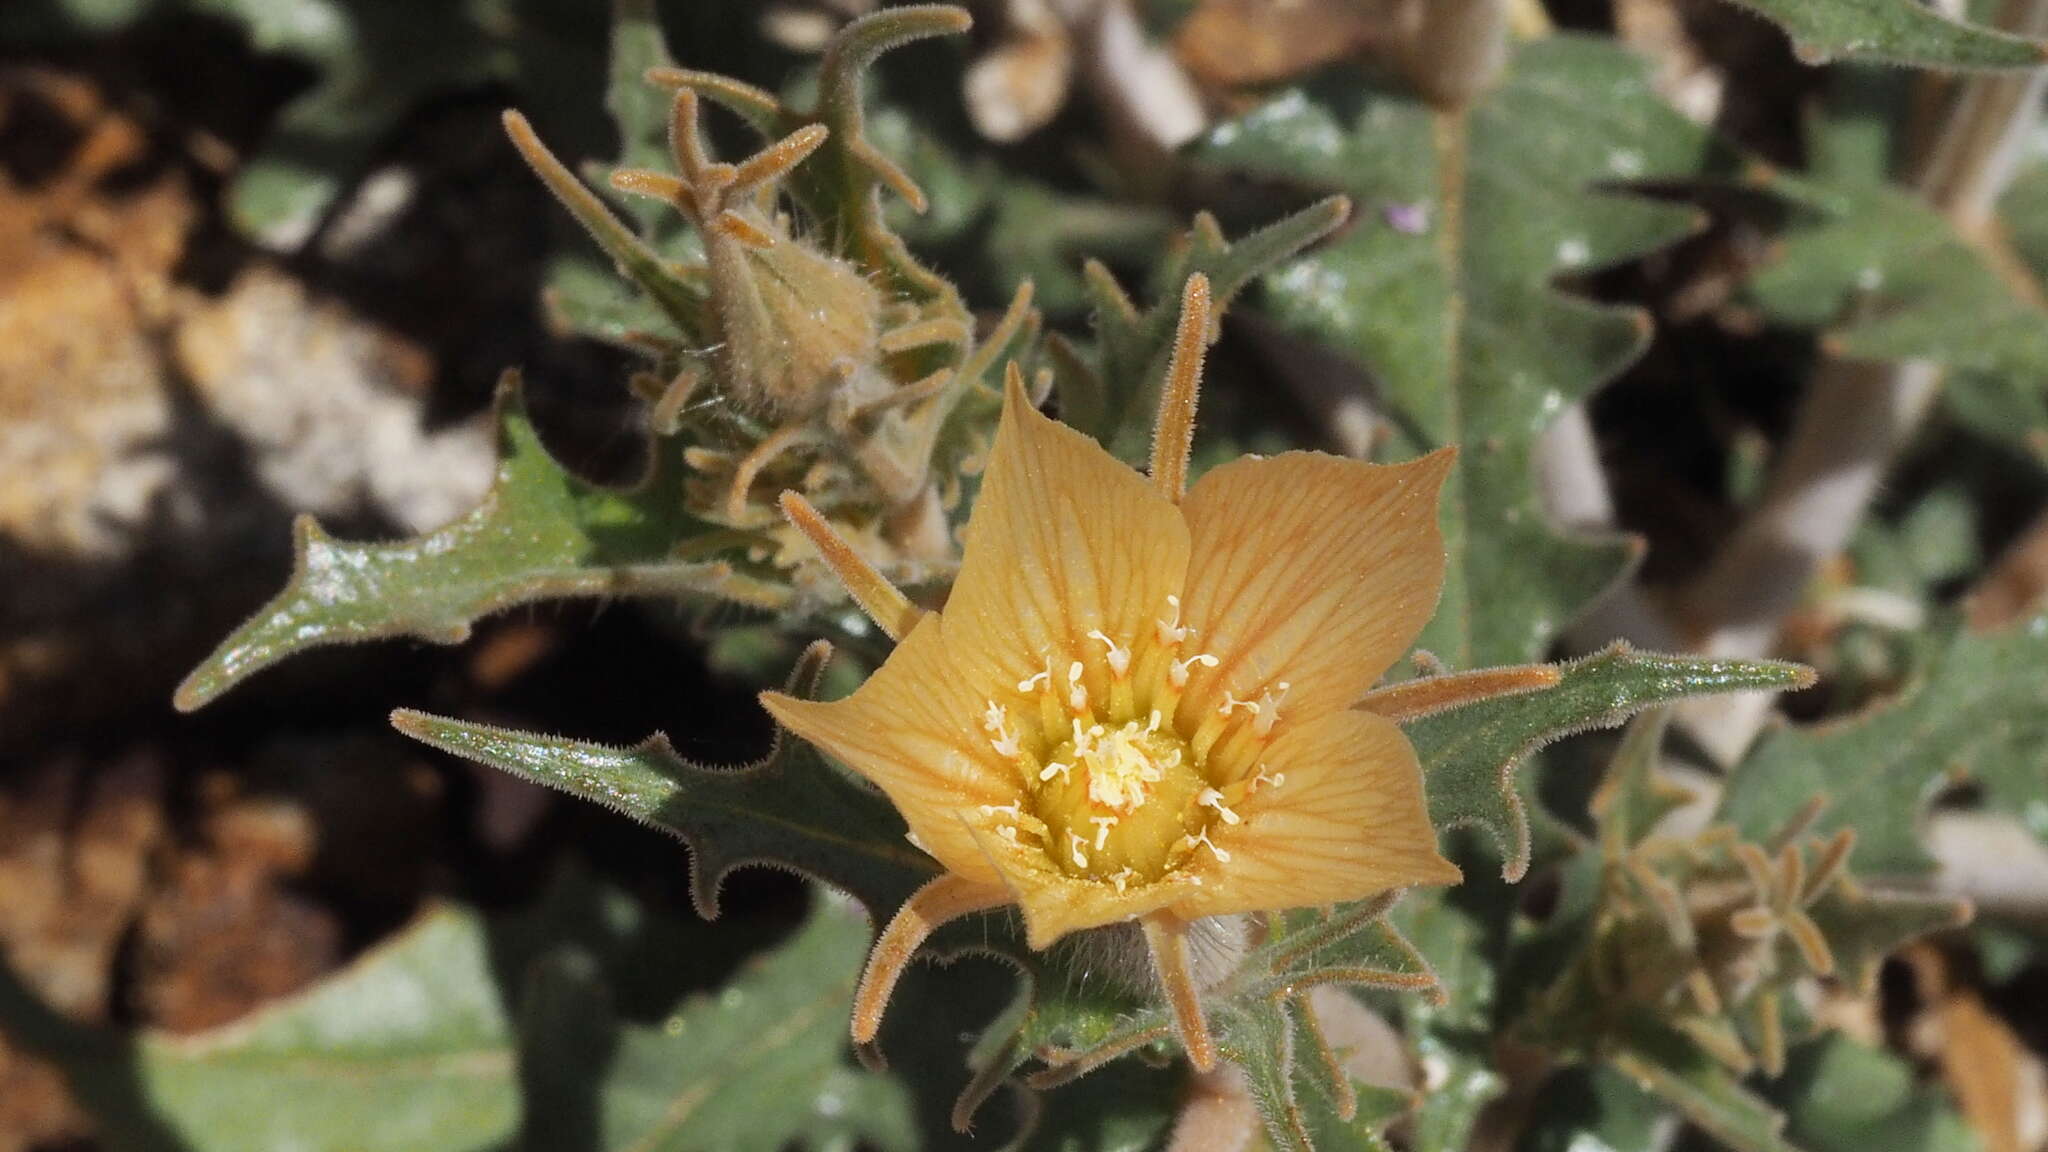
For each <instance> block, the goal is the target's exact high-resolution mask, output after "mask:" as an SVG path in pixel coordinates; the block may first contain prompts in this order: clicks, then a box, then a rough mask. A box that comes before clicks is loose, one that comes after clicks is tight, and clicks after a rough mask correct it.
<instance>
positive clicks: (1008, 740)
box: [981, 700, 1024, 760]
mask: <svg viewBox="0 0 2048 1152" xmlns="http://www.w3.org/2000/svg"><path fill="white" fill-rule="evenodd" d="M981 726H982V728H983V729H984V730H985V731H987V732H988V734H989V736H990V737H991V738H990V740H989V745H990V746H991V747H993V748H994V749H995V750H996V755H998V756H1007V757H1009V758H1011V759H1013V760H1014V759H1016V758H1017V757H1018V756H1021V755H1023V752H1024V745H1023V744H1022V743H1021V742H1019V741H1018V739H1017V734H1016V733H1014V732H1012V731H1010V714H1009V713H1008V712H1006V711H1004V710H1003V706H1002V705H1000V704H998V703H996V702H995V701H993V700H991V701H989V702H988V710H987V711H986V712H983V713H982V714H981Z"/></svg>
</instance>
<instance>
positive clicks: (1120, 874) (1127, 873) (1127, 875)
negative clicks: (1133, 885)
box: [1109, 867, 1138, 896]
mask: <svg viewBox="0 0 2048 1152" xmlns="http://www.w3.org/2000/svg"><path fill="white" fill-rule="evenodd" d="M1137 875H1138V872H1137V870H1136V869H1134V868H1130V867H1125V868H1120V869H1118V870H1117V874H1116V875H1114V876H1111V877H1110V878H1109V882H1110V883H1112V884H1114V885H1116V894H1117V895H1119V896H1121V895H1123V894H1124V888H1125V887H1126V886H1127V885H1129V884H1130V882H1131V881H1132V880H1134V879H1136V878H1137Z"/></svg>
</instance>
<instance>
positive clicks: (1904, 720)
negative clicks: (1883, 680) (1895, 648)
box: [1721, 616, 2048, 877]
mask: <svg viewBox="0 0 2048 1152" xmlns="http://www.w3.org/2000/svg"><path fill="white" fill-rule="evenodd" d="M1945 631H1946V635H1943V636H1941V637H1940V639H1938V640H1937V641H1936V642H1935V643H1934V644H1933V645H1931V648H1932V651H1931V653H1930V656H1929V657H1928V659H1927V660H1926V662H1925V664H1924V666H1923V667H1922V669H1921V670H1920V672H1919V674H1918V675H1917V676H1916V677H1915V679H1914V682H1913V683H1911V684H1909V685H1908V686H1907V687H1906V688H1904V689H1903V690H1902V691H1901V692H1900V694H1899V696H1898V698H1897V699H1896V700H1894V701H1892V702H1890V703H1887V704H1881V705H1878V706H1877V707H1875V708H1873V709H1872V710H1870V711H1869V712H1867V713H1865V714H1863V715H1861V716H1857V717H1853V718H1851V719H1847V720H1841V721H1837V722H1834V723H1831V724H1825V725H1821V726H1818V727H1813V728H1790V727H1780V728H1776V729H1773V730H1771V731H1770V732H1768V733H1766V734H1765V735H1764V737H1763V738H1762V739H1761V740H1759V741H1758V742H1757V744H1756V747H1755V748H1754V749H1752V750H1751V752H1750V754H1749V755H1748V756H1747V757H1746V758H1744V760H1743V761H1742V762H1741V763H1740V764H1738V765H1736V767H1735V768H1734V769H1733V770H1732V771H1731V772H1730V773H1729V776H1728V785H1727V790H1726V792H1725V793H1724V795H1723V798H1722V809H1721V814H1722V817H1723V818H1724V819H1726V820H1727V821H1729V822H1730V823H1732V824H1734V825H1735V826H1736V828H1737V829H1738V830H1739V831H1740V832H1742V833H1743V834H1744V835H1745V836H1748V837H1750V838H1752V839H1757V838H1762V837H1765V836H1768V835H1769V834H1770V833H1771V832H1772V831H1773V830H1774V829H1776V828H1777V827H1779V826H1781V825H1783V824H1784V823H1785V822H1786V821H1787V820H1789V819H1791V817H1792V816H1793V814H1794V813H1796V812H1798V811H1799V809H1800V808H1801V807H1803V806H1804V805H1806V804H1807V803H1808V802H1809V801H1811V800H1812V799H1813V798H1814V797H1815V796H1822V797H1825V798H1826V799H1827V801H1828V806H1827V808H1826V809H1825V810H1824V811H1823V812H1822V813H1821V815H1820V819H1819V821H1818V822H1817V823H1816V825H1815V831H1816V832H1820V833H1825V832H1829V831H1832V830H1833V829H1836V828H1854V829H1855V830H1856V851H1855V855H1854V857H1852V865H1853V867H1854V868H1855V870H1856V873H1857V874H1858V875H1859V876H1866V877H1891V876H1899V877H1906V876H1923V875H1926V874H1927V873H1929V872H1931V871H1933V869H1934V861H1933V859H1932V858H1931V857H1930V856H1929V855H1928V854H1927V851H1926V848H1925V847H1924V846H1923V845H1922V844H1921V842H1920V820H1921V818H1922V811H1923V809H1924V808H1925V807H1926V804H1927V801H1928V800H1929V799H1930V798H1931V797H1932V796H1933V795H1934V794H1935V793H1936V792H1938V791H1940V790H1941V789H1942V788H1943V787H1945V786H1947V785H1948V784H1950V783H1952V782H1954V781H1955V780H1956V779H1958V778H1962V777H1975V778H1977V779H1978V780H1979V781H1980V782H1981V783H1982V785H1983V787H1984V789H1985V794H1986V799H1987V802H1988V803H1990V804H1991V805H1992V806H1993V807H1996V808H2001V809H2004V810H2007V811H2010V812H2013V813H2014V814H2016V815H2018V816H2020V818H2021V819H2022V820H2023V821H2028V820H2031V822H2032V823H2031V826H2032V827H2033V830H2034V832H2035V834H2036V835H2048V819H2044V818H2048V795H2044V792H2048V617H2044V616H2036V617H2034V618H2033V619H2031V620H2028V621H2025V622H2023V623H2021V624H2019V625H2017V626H2015V627H2012V628H2008V629H2006V630H2004V631H2002V632H1998V633H1992V634H1988V635H1987V634H1974V633H1967V632H1964V631H1962V630H1961V629H1960V628H1959V627H1956V626H1955V625H1954V624H1953V623H1950V624H1949V625H1948V626H1947V627H1946V629H1945Z"/></svg>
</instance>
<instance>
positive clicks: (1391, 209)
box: [1380, 200, 1429, 236]
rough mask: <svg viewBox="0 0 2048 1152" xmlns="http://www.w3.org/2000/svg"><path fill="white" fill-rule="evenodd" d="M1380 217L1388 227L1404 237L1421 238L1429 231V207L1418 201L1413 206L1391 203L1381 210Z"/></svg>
mask: <svg viewBox="0 0 2048 1152" xmlns="http://www.w3.org/2000/svg"><path fill="white" fill-rule="evenodd" d="M1380 215H1381V216H1382V217H1384V218H1385V219H1386V221H1387V227H1389V228H1392V229H1393V230H1394V231H1396V232H1399V233H1401V234H1402V235H1404V236H1420V235H1422V234H1423V233H1424V232H1427V231H1429V205H1428V204H1426V203H1424V202H1423V201H1420V200H1417V201H1415V202H1414V203H1412V204H1403V203H1399V202H1394V203H1389V204H1387V205H1386V206H1385V207H1383V208H1381V209H1380Z"/></svg>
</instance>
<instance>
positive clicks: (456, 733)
mask: <svg viewBox="0 0 2048 1152" xmlns="http://www.w3.org/2000/svg"><path fill="white" fill-rule="evenodd" d="M825 650H826V649H825V646H824V645H822V644H819V645H813V646H812V649H811V651H810V652H809V653H807V654H806V658H805V661H804V662H803V665H802V666H800V667H799V669H798V672H797V675H796V677H795V678H794V679H793V680H792V683H791V690H792V691H804V692H807V693H808V692H810V691H814V690H815V686H816V681H817V678H818V676H819V675H820V674H821V672H822V670H823V661H824V652H825ZM391 722H392V724H393V725H394V726H395V727H397V728H398V730H399V731H401V732H404V733H405V734H406V735H408V736H411V737H412V738H414V739H416V740H419V741H420V742H422V743H425V744H429V745H431V746H433V747H435V748H439V749H440V750H442V751H443V752H447V753H450V754H452V755H456V756H461V757H463V758H465V759H469V760H474V761H476V762H478V763H479V764H487V765H490V766H491V767H493V768H500V769H503V770H504V771H507V772H510V773H512V774H513V775H515V776H519V777H523V778H524V779H527V780H532V781H534V782H536V783H540V784H545V785H547V786H548V787H550V788H558V789H561V790H562V791H564V792H567V793H569V794H570V795H572V796H580V797H582V798H583V799H586V800H592V801H595V802H597V803H599V804H603V805H605V806H606V807H608V808H611V809H612V810H613V811H616V812H620V813H622V814H624V815H627V816H631V817H632V818H633V819H635V820H638V821H640V822H641V823H643V824H647V825H649V826H651V827H655V828H659V829H661V830H663V831H665V832H669V833H671V834H673V835H675V836H677V837H680V838H681V839H682V840H683V841H684V842H685V843H687V844H689V845H690V850H691V852H692V853H693V854H694V856H695V861H694V867H693V868H692V871H691V875H690V892H691V898H692V900H693V901H694V902H695V903H696V906H697V911H698V913H699V914H701V915H702V916H704V917H705V918H706V919H710V918H712V917H714V916H716V915H717V914H718V887H719V884H720V883H721V882H722V881H723V880H724V878H725V874H726V873H727V872H730V871H731V870H732V869H734V868H737V867H741V866H743V865H747V864H767V865H772V866H778V867H786V868H794V869H796V870H798V871H800V872H803V873H804V874H806V875H808V876H811V877H814V878H816V879H818V880H821V881H823V882H825V883H827V884H830V885H832V886H833V887H836V888H838V889H840V890H841V891H844V892H846V893H848V894H850V895H852V896H853V897H854V898H855V899H856V900H859V901H860V902H861V903H862V904H863V905H865V906H866V907H867V909H868V912H869V914H871V915H872V916H874V917H875V919H876V921H877V922H878V923H879V922H882V921H885V920H887V919H888V918H889V917H890V916H891V915H892V914H894V913H895V911H896V909H897V908H898V907H899V906H901V905H902V903H903V901H904V900H906V899H908V898H909V896H910V894H911V893H912V892H913V891H915V890H916V889H917V888H918V887H919V886H920V885H922V884H924V883H925V882H926V881H928V880H930V879H931V878H932V877H933V876H934V875H936V874H937V866H936V865H935V864H934V863H933V861H932V860H931V858H930V857H928V856H926V855H924V854H923V853H922V852H919V851H917V850H916V849H915V848H912V847H911V846H910V844H909V842H908V841H906V840H905V839H904V824H903V818H902V817H900V816H898V815H897V814H896V809H895V808H893V807H891V806H890V804H889V802H888V801H887V800H886V799H884V798H883V797H882V795H881V793H879V792H876V791H875V790H874V789H872V788H869V787H867V786H866V785H864V784H860V783H856V782H854V780H853V779H852V778H851V777H849V776H847V775H845V774H843V773H840V772H838V771H835V770H834V769H832V768H831V767H829V766H828V765H827V764H826V763H825V762H824V760H823V759H822V758H821V757H820V756H819V755H818V754H817V752H815V751H814V750H812V748H811V747H810V745H808V744H805V743H803V742H802V741H799V740H789V739H787V738H785V737H784V735H783V734H782V733H780V732H778V733H777V734H776V744H775V747H774V748H773V749H771V750H770V751H769V753H768V755H767V756H766V757H764V758H762V759H761V760H759V761H757V762H755V763H753V764H750V765H746V766H743V767H738V768H708V767H703V766H701V765H697V764H692V763H690V762H689V761H687V760H684V759H683V758H682V757H680V756H677V755H676V753H675V750H674V749H673V748H671V747H670V746H669V742H668V738H667V737H666V736H664V735H660V734H657V735H654V736H652V737H649V738H648V739H647V740H645V741H643V742H641V743H640V744H637V745H635V746H633V747H631V748H613V747H609V746H606V745H603V744H588V743H583V742H580V741H575V740H564V739H561V738H559V737H554V736H543V735H540V734H538V733H532V732H519V731H515V730H512V729H509V728H495V727H492V726H490V725H487V724H471V723H467V722H465V721H461V720H450V719H446V718H443V717H439V716H429V715H427V714H425V713H422V712H410V711H405V710H400V711H398V712H395V713H393V714H392V717H391Z"/></svg>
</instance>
